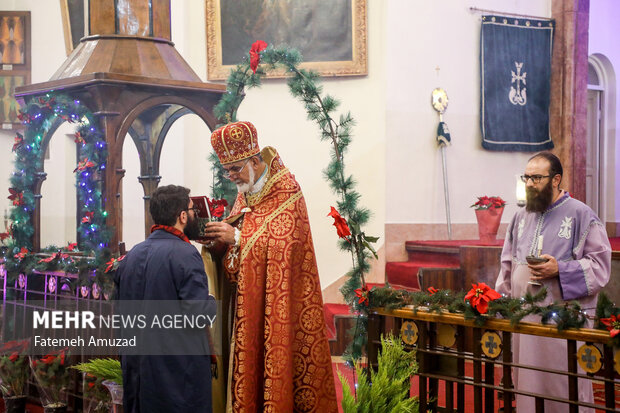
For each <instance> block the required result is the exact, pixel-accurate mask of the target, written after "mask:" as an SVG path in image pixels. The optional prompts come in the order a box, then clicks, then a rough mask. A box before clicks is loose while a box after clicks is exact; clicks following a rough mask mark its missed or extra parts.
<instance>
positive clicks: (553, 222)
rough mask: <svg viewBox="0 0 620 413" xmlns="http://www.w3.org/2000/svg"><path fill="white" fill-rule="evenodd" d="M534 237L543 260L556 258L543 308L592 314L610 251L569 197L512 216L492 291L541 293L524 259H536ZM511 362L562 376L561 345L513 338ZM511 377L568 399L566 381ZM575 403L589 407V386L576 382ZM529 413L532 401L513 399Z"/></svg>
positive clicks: (561, 407) (596, 222) (591, 219)
mask: <svg viewBox="0 0 620 413" xmlns="http://www.w3.org/2000/svg"><path fill="white" fill-rule="evenodd" d="M539 235H543V249H542V254H549V255H551V256H553V257H555V259H556V260H557V262H558V268H559V273H560V275H559V277H554V278H550V279H547V280H543V281H542V283H543V284H544V285H545V286H546V287H547V291H548V295H547V299H546V300H545V303H544V304H550V303H552V302H554V301H562V300H564V301H571V300H577V301H579V303H580V304H581V306H582V307H583V308H584V309H586V311H587V312H588V313H590V314H593V313H594V310H595V308H596V300H597V295H598V292H599V291H600V290H601V288H603V287H604V286H605V284H607V282H608V281H609V275H610V272H611V246H610V245H609V239H608V237H607V233H606V231H605V228H604V227H603V224H602V223H601V221H600V219H599V218H598V217H597V216H596V214H595V213H594V211H592V210H591V209H590V208H589V207H588V206H587V205H585V204H583V203H582V202H580V201H578V200H576V199H573V198H571V197H570V196H569V195H568V193H563V194H562V195H561V196H560V198H559V199H558V200H557V201H556V202H555V203H554V204H553V205H551V206H550V207H549V209H547V211H545V212H544V213H543V214H540V213H533V212H527V211H526V210H525V208H524V209H522V210H521V211H519V212H517V214H515V216H514V217H513V219H512V221H511V223H510V225H509V227H508V231H507V233H506V240H505V241H504V248H503V250H502V256H501V269H500V273H499V276H498V278H497V282H496V284H495V289H496V290H497V291H498V292H499V293H501V294H506V295H510V296H512V297H522V296H524V295H525V293H526V292H528V291H529V292H532V293H535V292H536V291H538V289H539V288H540V287H537V286H533V285H530V284H528V281H529V280H530V277H531V273H530V270H529V269H528V267H527V261H526V260H525V257H526V256H528V255H535V254H536V248H537V242H538V236H539ZM524 321H533V322H540V318H539V317H538V316H530V317H528V318H526V320H524ZM513 359H514V362H515V363H521V364H525V365H531V366H536V367H543V368H549V369H554V370H564V371H567V370H568V362H567V355H566V340H560V339H553V338H546V337H536V336H530V335H525V334H514V335H513ZM581 373H583V371H581ZM513 376H514V382H515V387H516V388H517V389H518V390H522V391H528V392H533V393H542V394H546V395H554V396H557V397H562V398H568V379H567V378H566V377H565V376H559V375H555V374H552V373H543V372H537V371H531V370H525V369H518V368H515V369H514V371H513ZM579 399H580V400H582V401H589V402H593V394H592V385H591V384H590V382H589V381H587V380H581V379H580V380H579ZM534 410H535V408H534V398H532V397H527V396H519V395H517V412H533V411H534ZM566 411H568V404H565V403H557V402H555V403H554V402H550V401H545V412H547V413H548V412H566ZM580 411H582V412H587V411H592V410H590V409H583V408H582V409H581V410H580Z"/></svg>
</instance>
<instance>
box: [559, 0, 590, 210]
mask: <svg viewBox="0 0 620 413" xmlns="http://www.w3.org/2000/svg"><path fill="white" fill-rule="evenodd" d="M589 13H590V0H553V2H552V11H551V15H552V17H553V18H554V19H555V20H556V32H555V38H554V42H553V59H552V64H551V108H550V114H551V116H550V129H551V137H552V138H553V141H554V143H555V150H554V152H555V153H556V154H557V155H558V156H559V158H560V160H561V161H562V165H563V167H564V179H563V180H562V185H561V187H562V189H565V190H567V191H569V192H570V193H571V195H572V196H573V197H574V198H577V199H579V200H581V201H584V202H585V198H586V191H585V187H586V185H585V184H586V151H587V136H586V122H587V84H588V19H589Z"/></svg>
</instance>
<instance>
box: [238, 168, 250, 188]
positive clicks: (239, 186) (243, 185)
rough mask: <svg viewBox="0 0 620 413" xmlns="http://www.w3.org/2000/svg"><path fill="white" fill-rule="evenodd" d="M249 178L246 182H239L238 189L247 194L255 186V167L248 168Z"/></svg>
mask: <svg viewBox="0 0 620 413" xmlns="http://www.w3.org/2000/svg"><path fill="white" fill-rule="evenodd" d="M248 174H249V180H248V182H246V183H244V184H237V191H239V192H241V193H242V194H245V193H247V192H250V191H251V190H252V188H254V169H252V168H248Z"/></svg>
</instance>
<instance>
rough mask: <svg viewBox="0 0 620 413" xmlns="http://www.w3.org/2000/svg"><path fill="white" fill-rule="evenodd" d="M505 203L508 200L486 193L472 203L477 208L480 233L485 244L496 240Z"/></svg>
mask: <svg viewBox="0 0 620 413" xmlns="http://www.w3.org/2000/svg"><path fill="white" fill-rule="evenodd" d="M505 205H506V201H504V200H503V199H502V198H501V197H499V196H491V197H489V196H486V195H485V196H481V197H478V201H477V202H476V203H475V204H473V205H471V207H472V208H476V219H477V220H478V235H479V236H480V241H481V242H482V243H483V244H492V243H493V242H495V239H496V238H497V230H498V229H499V223H500V221H501V219H502V213H503V212H504V206H505Z"/></svg>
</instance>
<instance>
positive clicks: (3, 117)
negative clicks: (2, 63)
mask: <svg viewBox="0 0 620 413" xmlns="http://www.w3.org/2000/svg"><path fill="white" fill-rule="evenodd" d="M28 83H30V81H29V76H27V75H15V74H12V73H10V72H3V71H0V125H2V129H14V128H16V127H19V126H21V121H20V120H19V119H18V118H17V115H18V114H19V109H20V106H19V103H17V101H16V100H15V97H14V96H13V95H14V93H15V87H16V86H23V85H26V84H28Z"/></svg>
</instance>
